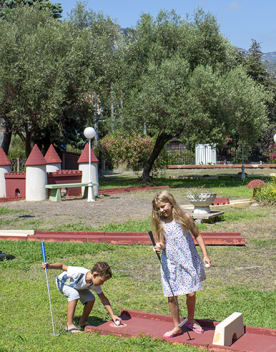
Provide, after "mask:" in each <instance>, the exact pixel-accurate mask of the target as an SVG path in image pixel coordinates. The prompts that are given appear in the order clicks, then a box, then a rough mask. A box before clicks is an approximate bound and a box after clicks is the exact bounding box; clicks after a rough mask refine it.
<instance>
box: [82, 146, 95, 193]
mask: <svg viewBox="0 0 276 352" xmlns="http://www.w3.org/2000/svg"><path fill="white" fill-rule="evenodd" d="M78 163H79V170H81V171H82V181H81V182H89V181H90V180H89V145H88V143H86V145H85V147H84V150H83V151H82V153H81V156H80V157H79V159H78ZM98 163H99V160H98V159H97V157H96V155H95V154H94V152H93V149H92V148H91V169H90V175H91V181H92V183H97V186H93V193H94V195H95V196H98V195H99V175H98Z"/></svg>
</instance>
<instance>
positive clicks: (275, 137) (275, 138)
mask: <svg viewBox="0 0 276 352" xmlns="http://www.w3.org/2000/svg"><path fill="white" fill-rule="evenodd" d="M273 139H274V143H276V133H275V134H274V137H273Z"/></svg>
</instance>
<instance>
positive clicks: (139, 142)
mask: <svg viewBox="0 0 276 352" xmlns="http://www.w3.org/2000/svg"><path fill="white" fill-rule="evenodd" d="M153 145H154V141H153V139H152V138H151V137H148V136H140V135H138V134H134V133H133V134H131V135H129V136H125V135H123V134H121V133H118V132H115V133H111V134H108V135H106V136H105V137H104V138H103V139H102V140H101V141H100V148H101V151H102V153H103V157H104V158H105V159H107V160H111V162H112V164H113V165H114V166H118V165H119V163H122V162H126V163H127V167H129V168H130V169H132V170H133V171H138V170H139V169H141V168H142V167H143V165H144V163H145V161H146V160H147V159H148V157H149V155H150V153H151V151H152V148H153Z"/></svg>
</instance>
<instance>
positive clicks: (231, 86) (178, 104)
mask: <svg viewBox="0 0 276 352" xmlns="http://www.w3.org/2000/svg"><path fill="white" fill-rule="evenodd" d="M184 38H185V40H184ZM125 60H126V66H125V70H124V74H123V75H122V77H121V90H122V92H123V100H124V106H123V109H122V118H123V121H124V127H125V128H126V129H127V130H129V129H133V130H135V131H142V130H143V129H144V127H145V126H146V129H147V133H148V134H149V135H152V136H153V135H155V136H157V138H156V143H155V146H154V148H153V150H152V153H151V155H150V157H149V160H148V162H147V163H146V165H145V168H144V172H143V177H144V178H145V179H146V178H147V177H148V176H149V172H150V171H151V167H152V166H153V163H154V160H155V159H156V158H157V157H158V155H159V153H160V152H161V150H162V148H163V147H164V145H165V144H166V142H168V141H169V140H170V139H171V138H172V137H181V138H183V139H184V140H186V141H187V142H188V144H190V145H194V144H195V143H198V142H199V141H200V142H201V143H218V144H222V143H224V141H225V136H226V135H228V134H229V130H231V131H232V132H233V133H234V134H235V135H239V136H241V137H242V138H243V139H247V141H248V143H251V142H252V141H254V139H255V138H256V136H258V135H259V134H261V133H262V131H264V130H265V129H266V127H267V110H266V105H265V103H266V102H267V101H269V100H271V96H270V95H269V94H268V93H267V92H266V91H265V89H264V88H262V87H260V86H259V85H257V84H256V83H255V82H254V81H253V80H252V79H250V78H249V77H248V75H247V73H246V70H245V69H244V68H243V67H241V66H238V65H237V62H236V54H235V50H234V49H233V48H232V47H231V46H230V44H229V43H227V41H226V40H225V39H223V38H222V36H221V34H220V33H219V29H218V25H217V23H216V20H215V18H214V17H213V16H211V15H209V14H205V13H204V12H203V11H202V10H199V11H197V12H196V14H195V16H194V19H193V21H191V22H188V21H186V20H183V19H182V18H181V17H180V16H177V15H176V13H175V12H173V11H172V12H164V11H161V12H160V13H159V15H158V16H157V17H156V19H153V18H152V17H151V16H149V15H143V16H142V17H141V20H140V22H139V23H138V25H137V28H136V29H135V30H134V31H133V37H132V38H131V39H130V43H129V45H128V47H127V49H126V52H125ZM199 126H200V128H199ZM247 131H250V133H247Z"/></svg>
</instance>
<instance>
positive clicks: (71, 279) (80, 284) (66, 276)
mask: <svg viewBox="0 0 276 352" xmlns="http://www.w3.org/2000/svg"><path fill="white" fill-rule="evenodd" d="M88 271H89V270H88V269H86V268H83V267H80V266H68V267H67V271H64V272H63V273H61V274H60V275H58V276H57V280H58V281H59V282H60V284H61V285H66V286H70V287H73V288H75V289H76V290H85V289H89V290H93V291H95V292H96V293H97V294H100V293H102V292H103V291H102V287H101V286H94V285H93V284H92V285H91V284H90V283H87V282H86V281H85V276H86V274H87V273H88Z"/></svg>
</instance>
